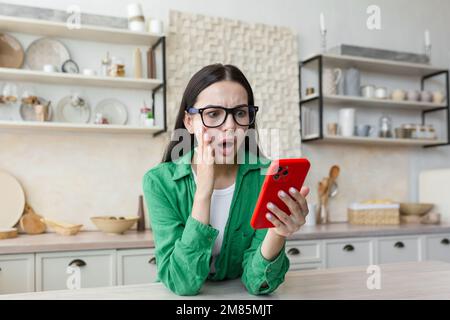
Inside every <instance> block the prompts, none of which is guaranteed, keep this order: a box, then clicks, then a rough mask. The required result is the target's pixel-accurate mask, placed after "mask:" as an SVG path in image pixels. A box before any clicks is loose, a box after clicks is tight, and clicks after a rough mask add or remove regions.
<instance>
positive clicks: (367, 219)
mask: <svg viewBox="0 0 450 320" xmlns="http://www.w3.org/2000/svg"><path fill="white" fill-rule="evenodd" d="M348 222H349V223H350V224H357V225H398V224H400V208H399V206H398V205H396V204H393V205H360V204H354V205H352V206H351V207H350V208H348Z"/></svg>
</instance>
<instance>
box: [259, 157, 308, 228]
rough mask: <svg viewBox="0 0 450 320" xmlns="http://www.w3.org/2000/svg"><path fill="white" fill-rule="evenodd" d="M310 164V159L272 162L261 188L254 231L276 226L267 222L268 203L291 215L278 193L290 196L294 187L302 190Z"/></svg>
mask: <svg viewBox="0 0 450 320" xmlns="http://www.w3.org/2000/svg"><path fill="white" fill-rule="evenodd" d="M310 166H311V165H310V163H309V161H308V159H304V158H296V159H279V160H275V161H272V163H271V164H270V166H269V168H268V169H267V173H266V178H265V179H264V183H263V185H262V187H261V192H260V193H259V197H258V201H257V202H256V206H255V210H254V211H253V216H252V220H251V221H250V224H251V226H252V227H253V229H265V228H272V227H274V225H273V224H272V222H270V221H269V220H267V218H266V214H267V213H268V212H269V209H267V203H268V202H272V203H273V204H275V205H276V206H277V207H278V208H280V209H281V210H283V211H284V212H286V213H287V214H289V215H290V210H289V208H288V207H287V205H286V204H285V203H284V202H283V201H282V200H281V199H280V198H279V197H278V192H279V191H280V190H283V191H284V192H286V193H287V194H288V195H290V193H289V188H291V187H294V188H295V189H297V190H300V189H301V187H302V186H303V182H304V181H305V178H306V175H307V174H308V171H309V168H310Z"/></svg>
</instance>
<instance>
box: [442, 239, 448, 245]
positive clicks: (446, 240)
mask: <svg viewBox="0 0 450 320" xmlns="http://www.w3.org/2000/svg"><path fill="white" fill-rule="evenodd" d="M441 244H443V245H446V246H448V245H449V244H450V240H448V239H447V238H445V239H442V240H441Z"/></svg>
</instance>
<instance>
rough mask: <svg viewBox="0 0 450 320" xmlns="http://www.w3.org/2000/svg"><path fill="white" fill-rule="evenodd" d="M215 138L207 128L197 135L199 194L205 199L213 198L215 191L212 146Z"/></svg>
mask: <svg viewBox="0 0 450 320" xmlns="http://www.w3.org/2000/svg"><path fill="white" fill-rule="evenodd" d="M213 138H214V137H211V136H210V135H209V134H208V133H207V132H206V130H205V128H202V130H201V132H198V134H197V141H198V148H197V158H196V160H197V161H196V168H197V172H196V173H197V192H198V193H199V194H200V195H202V196H205V197H211V195H212V193H213V190H214V148H213V147H212V145H211V143H212V141H213Z"/></svg>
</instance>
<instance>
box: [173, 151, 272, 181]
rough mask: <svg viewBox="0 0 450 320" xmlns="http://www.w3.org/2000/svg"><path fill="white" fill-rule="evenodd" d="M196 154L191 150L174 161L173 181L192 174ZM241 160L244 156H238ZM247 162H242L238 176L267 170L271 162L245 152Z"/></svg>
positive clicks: (240, 154)
mask: <svg viewBox="0 0 450 320" xmlns="http://www.w3.org/2000/svg"><path fill="white" fill-rule="evenodd" d="M193 154H194V149H191V150H189V151H188V152H187V153H186V154H185V155H183V156H182V157H180V158H178V159H177V160H174V161H173V163H174V164H175V171H174V173H173V175H172V179H173V180H178V179H181V178H183V177H185V176H187V175H189V174H190V173H191V162H192V156H193ZM238 155H239V156H240V157H241V159H242V156H243V154H242V153H239V154H238ZM244 155H245V156H244V157H245V158H244V159H245V161H240V165H239V170H238V174H240V175H245V174H246V173H247V172H248V171H250V170H256V169H261V168H267V167H268V165H269V164H270V160H269V159H267V158H265V157H257V156H256V155H255V154H254V153H252V152H249V151H245V152H244Z"/></svg>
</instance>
